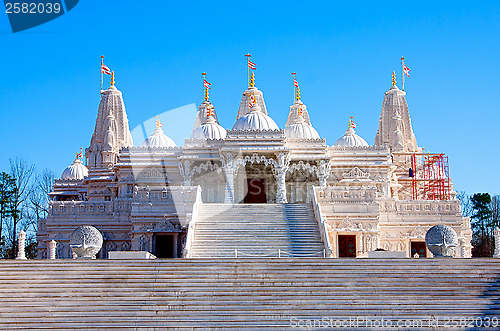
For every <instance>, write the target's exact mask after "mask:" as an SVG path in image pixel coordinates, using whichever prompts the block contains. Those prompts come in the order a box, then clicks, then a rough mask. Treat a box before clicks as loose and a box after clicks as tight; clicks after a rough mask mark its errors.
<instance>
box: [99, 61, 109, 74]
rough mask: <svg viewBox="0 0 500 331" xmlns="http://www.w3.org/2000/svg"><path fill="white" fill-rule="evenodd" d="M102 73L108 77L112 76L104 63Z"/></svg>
mask: <svg viewBox="0 0 500 331" xmlns="http://www.w3.org/2000/svg"><path fill="white" fill-rule="evenodd" d="M101 72H102V73H103V74H106V75H111V70H110V69H109V68H108V66H107V65H105V64H104V63H101Z"/></svg>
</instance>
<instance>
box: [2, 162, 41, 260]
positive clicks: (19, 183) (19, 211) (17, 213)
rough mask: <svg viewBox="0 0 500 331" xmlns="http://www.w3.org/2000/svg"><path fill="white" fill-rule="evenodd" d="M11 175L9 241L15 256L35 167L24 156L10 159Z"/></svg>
mask: <svg viewBox="0 0 500 331" xmlns="http://www.w3.org/2000/svg"><path fill="white" fill-rule="evenodd" d="M10 169H11V170H10V171H11V173H10V176H11V177H12V178H13V180H14V192H13V194H12V197H11V199H10V201H9V211H10V218H11V219H10V223H9V227H10V229H9V230H10V231H9V236H8V243H9V244H10V247H11V249H10V257H11V258H15V257H16V255H17V254H16V253H17V231H18V226H19V224H20V222H21V221H23V220H24V218H23V216H24V214H25V213H26V210H27V208H28V202H29V197H30V195H31V192H32V190H33V183H32V178H33V175H34V173H35V167H34V166H33V165H28V163H27V162H26V161H25V160H24V159H22V158H15V159H11V160H10Z"/></svg>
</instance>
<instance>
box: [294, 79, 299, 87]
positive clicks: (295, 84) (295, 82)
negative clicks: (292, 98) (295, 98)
mask: <svg viewBox="0 0 500 331" xmlns="http://www.w3.org/2000/svg"><path fill="white" fill-rule="evenodd" d="M293 86H295V87H299V82H297V80H296V79H295V77H293Z"/></svg>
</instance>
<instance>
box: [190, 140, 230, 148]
mask: <svg viewBox="0 0 500 331" xmlns="http://www.w3.org/2000/svg"><path fill="white" fill-rule="evenodd" d="M224 140H225V139H184V146H183V147H182V149H188V148H199V147H203V148H210V147H216V148H219V147H222V146H223V145H224Z"/></svg>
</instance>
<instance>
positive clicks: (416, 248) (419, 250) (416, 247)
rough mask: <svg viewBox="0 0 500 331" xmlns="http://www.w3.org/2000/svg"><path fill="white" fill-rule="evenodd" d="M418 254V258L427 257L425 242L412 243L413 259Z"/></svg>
mask: <svg viewBox="0 0 500 331" xmlns="http://www.w3.org/2000/svg"><path fill="white" fill-rule="evenodd" d="M415 254H418V257H421V258H423V257H427V249H426V247H425V242H423V241H412V242H411V257H414V256H415Z"/></svg>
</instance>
